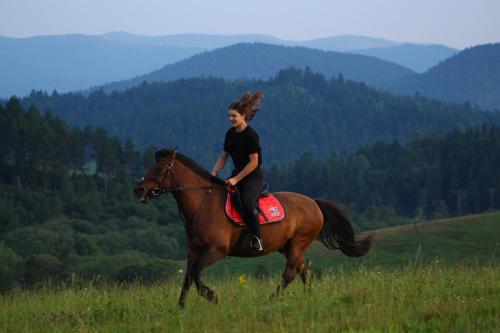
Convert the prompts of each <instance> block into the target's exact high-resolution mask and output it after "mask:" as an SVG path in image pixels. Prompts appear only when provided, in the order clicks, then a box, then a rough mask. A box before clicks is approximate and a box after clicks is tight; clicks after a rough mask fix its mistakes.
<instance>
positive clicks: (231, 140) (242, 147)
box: [224, 126, 263, 179]
mask: <svg viewBox="0 0 500 333" xmlns="http://www.w3.org/2000/svg"><path fill="white" fill-rule="evenodd" d="M224 151H226V152H228V153H229V155H230V156H231V159H232V160H233V164H234V171H233V173H232V174H231V175H232V176H235V175H236V174H238V173H239V172H240V171H241V170H243V169H244V168H245V166H246V165H247V164H248V162H250V158H249V157H248V155H250V154H254V153H258V156H259V164H258V165H257V168H255V170H253V171H252V172H251V173H250V174H248V175H247V177H252V178H259V179H262V178H263V174H262V170H261V169H260V165H261V164H262V155H261V152H260V151H261V149H260V145H259V136H258V135H257V132H255V130H254V129H253V128H252V127H250V126H247V127H246V128H245V129H244V130H243V131H241V132H237V131H236V128H235V127H231V128H230V129H229V130H228V131H227V132H226V137H225V139H224Z"/></svg>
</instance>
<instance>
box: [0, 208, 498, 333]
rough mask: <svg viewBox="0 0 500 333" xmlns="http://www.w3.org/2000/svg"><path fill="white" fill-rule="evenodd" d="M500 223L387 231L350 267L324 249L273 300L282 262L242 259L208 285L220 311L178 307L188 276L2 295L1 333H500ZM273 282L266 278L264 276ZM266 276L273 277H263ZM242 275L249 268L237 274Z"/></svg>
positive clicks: (217, 270) (190, 303) (198, 301)
mask: <svg viewBox="0 0 500 333" xmlns="http://www.w3.org/2000/svg"><path fill="white" fill-rule="evenodd" d="M499 223H500V214H499V213H492V214H485V215H481V216H473V217H468V218H463V219H461V220H446V221H434V222H430V223H427V224H423V225H419V229H418V230H417V229H415V227H414V226H402V227H397V228H391V229H384V230H379V231H377V243H376V245H375V248H374V251H373V252H372V253H371V254H370V255H369V256H367V257H366V258H365V259H363V260H356V261H354V260H353V259H347V258H346V257H341V256H339V255H338V254H336V253H334V252H330V251H327V250H326V249H323V248H322V247H321V245H320V244H317V245H315V246H314V247H313V248H312V249H311V250H310V251H309V253H308V256H309V257H310V258H312V263H313V267H316V271H317V272H320V271H321V275H320V276H319V277H318V276H317V277H315V278H314V279H311V282H310V284H309V286H310V292H305V291H304V288H303V286H302V285H301V283H300V282H299V280H297V281H295V282H294V283H293V284H292V285H291V286H290V287H289V288H288V289H287V290H286V292H285V294H284V295H283V297H280V298H275V299H272V300H269V296H270V295H271V293H272V292H273V291H274V289H275V287H276V285H277V283H278V281H279V274H278V273H277V272H278V271H281V269H282V266H283V265H284V262H283V261H282V259H281V258H280V256H270V257H267V258H259V259H256V260H248V259H247V260H240V259H236V258H231V259H228V260H224V261H222V262H221V263H219V264H217V265H214V267H213V268H211V271H210V272H208V273H209V274H207V275H208V276H207V278H206V283H207V284H208V285H210V286H212V287H214V288H215V290H216V291H217V293H218V295H219V300H220V304H219V305H213V304H210V303H208V302H207V301H206V300H205V299H203V298H200V297H198V296H197V295H196V292H195V291H194V290H191V292H190V293H189V296H188V299H187V306H186V309H184V310H180V309H178V308H177V306H176V303H177V297H178V294H179V291H180V285H181V280H182V275H181V274H179V275H178V276H175V277H173V278H172V279H171V280H170V281H167V282H163V283H159V284H156V285H152V286H144V285H141V284H131V285H106V284H102V283H99V281H98V282H97V283H88V284H83V285H82V284H81V283H71V282H70V283H68V284H67V285H64V286H60V287H57V288H54V287H50V288H49V287H47V288H42V289H38V290H33V291H12V292H10V293H7V294H5V295H2V296H0V331H1V332H74V331H78V332H94V331H97V332H142V331H147V332H360V331H361V332H498V331H500V311H499V309H500V268H499V267H498V265H497V263H496V259H495V254H494V251H495V249H496V245H497V244H498V242H499V241H500V240H499V235H500V233H499V226H498V225H499ZM259 265H260V267H261V270H263V271H266V269H267V268H268V269H269V271H266V272H268V273H269V274H270V276H268V277H264V278H260V279H259V278H256V277H255V274H254V273H255V272H254V269H255V267H256V266H259ZM262 267H264V268H262ZM238 269H239V270H238Z"/></svg>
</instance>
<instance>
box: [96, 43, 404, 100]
mask: <svg viewBox="0 0 500 333" xmlns="http://www.w3.org/2000/svg"><path fill="white" fill-rule="evenodd" d="M288 67H295V68H300V69H304V68H306V67H309V68H310V69H311V70H312V71H313V72H318V73H321V74H323V75H324V76H326V77H331V76H332V75H337V74H339V73H342V74H343V75H344V77H345V78H347V79H350V80H354V81H358V82H365V83H366V84H368V85H373V86H384V85H388V84H390V83H392V82H394V81H398V80H400V79H402V78H404V77H407V76H410V75H412V74H414V72H413V71H412V70H410V69H408V68H405V67H403V66H400V65H396V64H394V63H390V62H388V61H385V60H381V59H378V58H374V57H368V56H362V55H354V54H346V53H339V52H334V51H321V50H314V49H308V48H304V47H286V46H278V45H271V44H263V43H253V44H248V43H243V44H237V45H232V46H228V47H224V48H220V49H216V50H213V51H210V52H204V53H201V54H198V55H195V56H193V57H190V58H188V59H185V60H182V61H179V62H177V63H175V64H170V65H167V66H165V67H163V68H161V69H159V70H156V71H153V72H151V73H149V74H145V75H140V76H137V77H135V78H133V79H131V80H125V81H120V82H114V83H111V84H106V85H104V86H102V89H103V90H104V91H106V92H111V91H115V90H124V89H127V88H130V87H132V86H137V85H139V84H141V83H142V82H143V81H147V82H158V81H171V80H176V79H181V78H191V77H221V78H225V79H230V80H234V79H244V78H246V79H264V80H267V79H269V78H270V77H272V76H274V75H276V74H277V73H278V72H279V71H280V70H282V69H285V68H288Z"/></svg>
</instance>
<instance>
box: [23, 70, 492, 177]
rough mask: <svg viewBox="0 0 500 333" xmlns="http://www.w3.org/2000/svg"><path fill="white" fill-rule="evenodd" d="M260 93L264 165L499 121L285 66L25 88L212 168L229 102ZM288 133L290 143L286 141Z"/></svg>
mask: <svg viewBox="0 0 500 333" xmlns="http://www.w3.org/2000/svg"><path fill="white" fill-rule="evenodd" d="M256 90H261V91H262V92H263V94H264V100H263V104H262V105H263V111H262V112H260V113H259V114H258V116H257V117H256V118H255V120H254V121H253V123H252V126H255V128H256V129H257V130H258V133H259V135H260V137H261V142H262V147H263V149H264V152H265V155H264V159H263V163H264V165H266V166H268V165H271V164H273V163H280V164H281V163H285V162H287V161H292V160H294V159H296V158H298V157H299V156H301V155H302V154H303V153H304V152H306V151H307V152H311V154H313V156H315V157H324V158H326V157H327V156H330V155H331V154H332V152H333V151H342V150H354V149H356V148H358V147H359V146H361V145H364V144H369V143H373V142H375V141H377V140H384V141H387V140H393V139H397V140H399V141H401V142H407V141H409V140H411V139H412V138H413V137H414V136H415V135H416V134H417V133H420V134H422V135H425V134H428V133H443V132H446V131H448V130H451V129H453V128H455V127H456V126H460V127H463V126H466V127H467V126H469V125H473V124H481V123H485V124H492V125H493V124H499V123H500V113H490V112H481V111H479V110H477V109H474V108H472V107H470V106H464V105H455V104H446V103H442V102H439V101H436V100H431V99H427V98H423V97H399V96H394V95H392V94H387V93H384V92H381V91H378V90H374V89H372V88H370V87H367V86H366V85H363V84H360V83H355V82H351V81H347V80H345V79H344V78H342V77H338V78H330V79H327V78H325V77H324V76H322V75H319V74H316V73H313V72H312V71H299V70H296V69H288V70H285V71H281V72H280V73H279V74H278V75H277V76H275V77H273V78H272V79H270V80H268V81H226V80H222V79H211V78H205V79H203V78H196V79H189V80H177V81H171V82H167V83H155V84H143V85H141V86H139V87H136V88H133V89H130V90H127V91H124V92H119V93H117V92H115V93H113V94H111V95H108V94H105V93H103V92H99V91H97V92H94V93H92V94H90V95H89V96H88V97H84V96H81V95H77V94H52V95H47V94H44V93H41V92H36V93H33V94H31V95H30V96H29V97H27V98H25V99H23V100H22V103H23V104H24V105H25V106H26V107H28V106H29V105H30V104H31V103H35V104H36V105H37V106H38V107H39V109H40V110H47V109H48V110H50V111H51V112H52V113H54V114H56V115H60V116H61V117H62V118H63V119H65V120H66V121H67V122H68V123H70V124H71V125H81V126H86V125H91V126H97V125H98V126H103V127H104V128H105V129H107V130H109V131H110V133H111V134H113V135H117V136H119V137H120V138H123V139H125V138H131V139H132V140H133V141H134V142H135V143H136V144H137V146H138V147H140V148H141V149H142V148H144V147H146V146H148V145H155V146H157V147H164V146H176V145H177V146H179V147H180V149H181V151H183V152H184V153H185V154H187V155H188V156H192V157H194V158H195V159H196V160H197V161H199V162H200V163H201V164H202V165H204V166H205V167H207V168H210V167H211V165H209V164H211V163H213V161H214V160H215V158H216V155H217V154H218V152H219V151H220V149H221V145H222V140H223V136H224V133H225V131H226V130H227V128H228V127H229V125H228V122H227V116H226V108H227V106H228V105H229V103H230V102H231V101H232V100H234V99H235V98H237V97H239V96H241V94H242V93H244V92H245V91H256ZM283 138H287V140H283Z"/></svg>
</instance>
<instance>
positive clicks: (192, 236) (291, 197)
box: [133, 148, 373, 307]
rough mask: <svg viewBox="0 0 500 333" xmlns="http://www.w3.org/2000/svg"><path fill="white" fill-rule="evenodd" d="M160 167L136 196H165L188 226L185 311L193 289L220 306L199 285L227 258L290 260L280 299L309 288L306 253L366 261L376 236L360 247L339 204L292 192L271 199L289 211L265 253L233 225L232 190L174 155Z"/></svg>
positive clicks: (271, 227) (163, 153) (165, 154)
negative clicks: (276, 255)
mask: <svg viewBox="0 0 500 333" xmlns="http://www.w3.org/2000/svg"><path fill="white" fill-rule="evenodd" d="M155 158H156V163H155V164H154V165H153V166H152V167H151V168H150V169H149V170H148V171H147V173H146V175H145V176H144V177H142V178H141V179H140V181H139V182H138V183H137V185H136V186H135V187H134V189H133V191H134V193H135V194H136V196H137V197H138V199H139V200H140V201H141V202H143V203H147V202H148V201H150V200H151V199H153V198H156V197H158V196H160V195H161V194H163V193H172V195H173V196H174V198H175V200H176V202H177V207H178V210H179V213H180V215H181V217H182V218H183V220H184V223H185V230H186V240H187V269H186V273H185V276H184V282H183V285H182V289H181V294H180V297H179V301H178V305H179V306H180V307H184V305H185V299H186V294H187V292H188V291H189V289H190V287H191V285H192V283H193V282H194V283H195V285H196V289H197V291H198V295H200V296H203V297H205V298H207V299H208V300H209V301H210V302H213V303H216V304H217V302H218V297H217V295H216V293H215V292H214V291H213V290H212V289H210V288H209V287H207V286H206V285H205V284H204V283H203V282H202V280H201V277H200V275H201V272H202V270H203V269H205V268H206V267H208V266H210V265H212V264H213V263H215V262H217V261H218V260H220V259H223V258H225V257H227V256H236V257H255V256H262V255H267V254H269V253H271V252H274V251H279V252H281V253H282V254H283V255H284V256H285V257H286V267H285V270H284V272H283V274H282V279H281V282H280V283H279V284H278V286H277V288H276V291H275V293H274V294H273V295H278V296H279V295H280V294H281V293H282V291H283V290H284V289H285V288H286V287H287V285H289V284H290V282H292V281H293V279H294V278H295V276H296V274H298V275H299V276H300V278H301V280H302V282H303V283H304V286H306V280H307V272H308V265H307V263H306V261H305V260H304V252H305V251H306V250H307V248H308V247H309V245H311V243H312V242H313V241H314V240H315V239H319V240H320V241H321V242H322V243H323V244H324V245H325V246H326V247H327V248H329V249H331V250H336V249H339V250H340V251H341V252H342V253H343V254H345V255H347V256H349V257H359V256H363V255H365V254H366V253H367V252H368V251H369V249H370V248H371V245H372V238H373V235H368V236H366V237H365V238H364V239H362V240H360V241H357V240H356V239H355V235H354V231H353V228H352V224H351V222H350V219H349V218H348V216H347V215H346V214H345V212H344V211H343V209H342V208H341V207H340V206H339V205H338V204H336V203H334V202H331V201H327V200H321V199H312V198H310V197H307V196H305V195H302V194H299V193H294V192H276V193H273V195H274V196H275V197H276V198H277V199H278V200H279V201H280V202H281V204H282V206H283V208H284V209H285V211H286V216H285V218H284V220H283V221H281V222H279V223H274V224H267V225H263V226H261V234H262V239H263V244H264V251H263V252H257V251H256V250H255V249H253V248H251V246H250V241H251V235H250V233H249V232H248V231H247V228H243V227H241V226H237V225H235V224H233V223H232V222H230V220H229V218H228V217H227V215H226V213H225V209H224V206H225V201H226V198H227V194H228V191H229V190H230V189H229V188H228V186H227V185H226V184H225V182H224V180H222V179H220V178H218V177H214V176H212V175H211V174H210V173H209V172H208V171H206V170H205V169H204V168H203V167H201V166H200V165H198V164H197V163H196V162H195V161H193V160H192V159H190V158H189V157H187V156H185V155H183V154H181V153H179V152H177V148H175V149H161V150H158V151H157V152H156V154H155Z"/></svg>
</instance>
